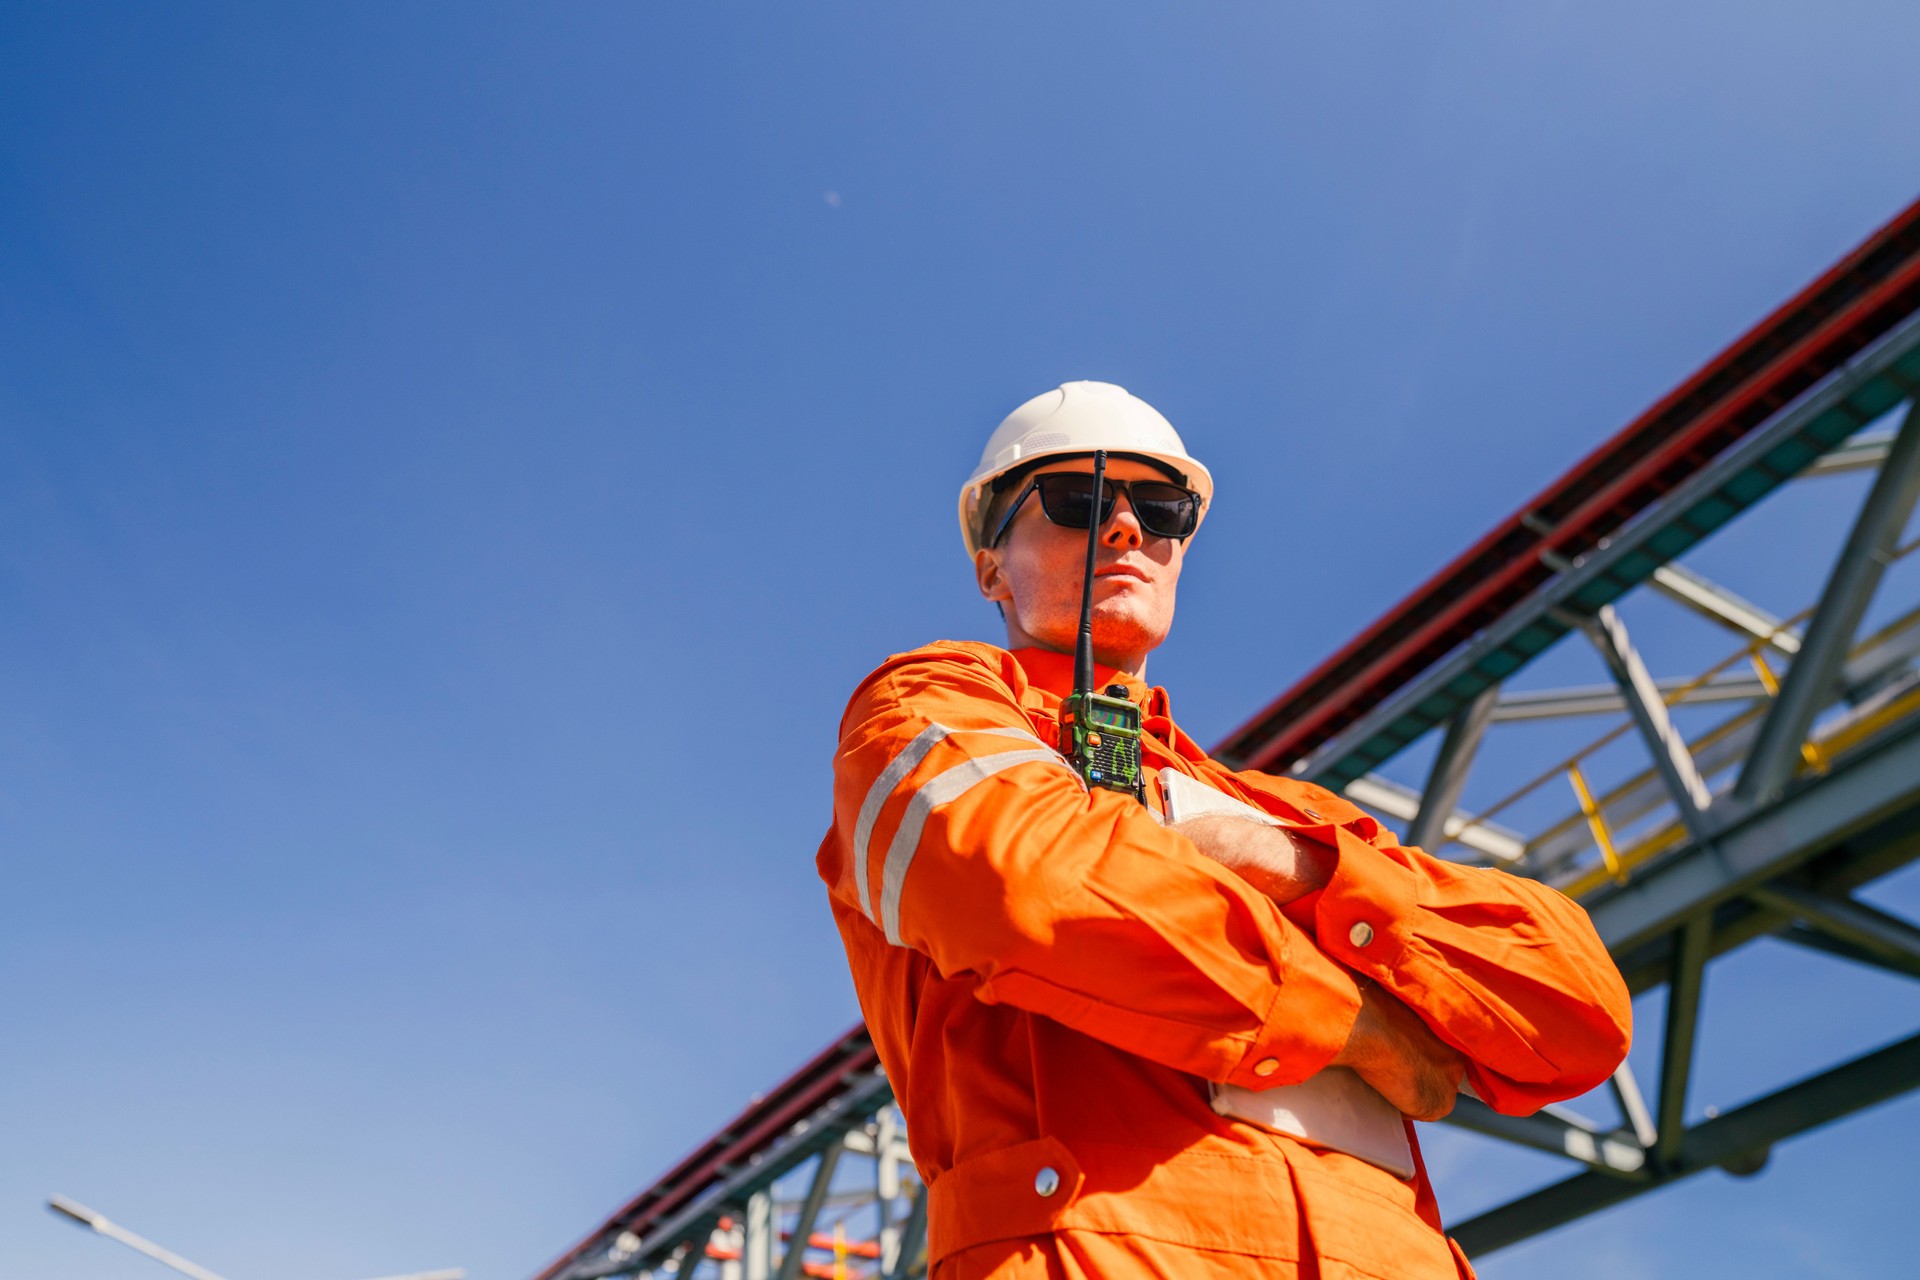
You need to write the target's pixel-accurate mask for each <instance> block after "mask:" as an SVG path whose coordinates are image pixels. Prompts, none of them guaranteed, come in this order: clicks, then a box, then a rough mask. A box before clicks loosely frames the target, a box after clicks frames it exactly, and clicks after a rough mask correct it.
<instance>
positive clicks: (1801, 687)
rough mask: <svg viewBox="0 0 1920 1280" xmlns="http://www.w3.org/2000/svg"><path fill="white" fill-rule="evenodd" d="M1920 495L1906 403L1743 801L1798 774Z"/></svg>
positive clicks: (1912, 420) (1914, 423) (1764, 731)
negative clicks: (1808, 742)
mask: <svg viewBox="0 0 1920 1280" xmlns="http://www.w3.org/2000/svg"><path fill="white" fill-rule="evenodd" d="M1916 498H1920V413H1916V412H1915V411H1914V409H1913V402H1912V401H1908V403H1907V416H1906V421H1905V422H1903V423H1902V424H1901V426H1900V433H1899V434H1898V435H1897V436H1895V437H1894V441H1893V449H1892V451H1891V452H1889V453H1888V454H1887V460H1886V462H1884V463H1882V464H1881V467H1880V474H1879V475H1878V476H1876V477H1875V478H1874V482H1873V488H1872V489H1870V490H1869V491H1868V493H1867V500H1866V501H1865V502H1864V503H1862V504H1861V506H1860V514H1859V515H1858V516H1856V517H1855V518H1854V522H1853V529H1852V530H1851V532H1849V533H1848V534H1847V541H1846V545H1845V546H1844V547H1843V548H1841V551H1840V558H1839V559H1838V560H1837V561H1836V562H1835V563H1834V566H1833V572H1832V573H1830V574H1828V575H1827V585H1826V586H1825V587H1824V588H1822V589H1821V592H1820V603H1819V604H1818V605H1816V606H1815V607H1814V611H1813V618H1812V620H1811V621H1810V622H1808V623H1807V630H1806V635H1805V637H1804V639H1803V640H1802V641H1801V644H1800V652H1799V654H1798V655H1797V656H1796V657H1795V658H1794V660H1793V665H1792V666H1790V667H1788V668H1787V677H1786V679H1785V680H1783V681H1781V684H1780V696H1779V697H1777V698H1775V699H1774V700H1773V707H1772V709H1771V710H1769V711H1768V712H1767V718H1766V719H1765V720H1764V721H1762V722H1761V725H1760V733H1759V736H1758V738H1756V739H1755V741H1754V744H1753V750H1752V752H1751V753H1750V754H1749V755H1748V756H1747V763H1746V766H1745V767H1744V768H1743V769H1742V770H1741V771H1740V781H1739V782H1738V783H1737V784H1735V786H1734V794H1735V795H1736V796H1737V797H1738V798H1739V799H1740V801H1741V802H1742V803H1743V804H1758V803H1761V802H1764V801H1766V800H1770V799H1772V798H1773V797H1774V796H1776V795H1778V794H1779V793H1780V792H1781V791H1782V790H1783V789H1785V787H1786V785H1787V783H1788V782H1789V781H1791V780H1792V778H1793V772H1794V769H1795V767H1796V766H1797V765H1798V762H1799V760H1800V744H1801V743H1803V742H1805V741H1806V740H1807V734H1808V732H1809V731H1810V730H1811V729H1812V728H1813V720H1814V717H1815V716H1817V715H1818V714H1819V713H1820V709H1821V708H1822V707H1824V706H1825V705H1826V704H1827V702H1828V701H1829V700H1830V699H1831V698H1832V696H1833V692H1834V684H1835V682H1836V681H1837V680H1838V678H1839V675H1840V667H1841V664H1842V663H1843V662H1845V661H1846V657H1847V650H1848V648H1849V646H1851V645H1852V643H1853V636H1854V633H1855V632H1856V631H1858V630H1859V629H1860V620H1861V618H1863V617H1864V616H1865V615H1866V612H1867V606H1868V605H1869V604H1871V603H1872V601H1873V593H1874V591H1875V589H1876V588H1878V587H1879V585H1880V575H1881V574H1882V573H1884V572H1885V571H1886V567H1887V565H1888V563H1889V562H1890V561H1891V560H1892V558H1893V552H1894V550H1895V549H1896V548H1897V547H1898V545H1899V541H1900V533H1901V531H1902V530H1903V529H1905V528H1906V524H1907V517H1908V516H1910V515H1912V514H1913V504H1914V500H1915V499H1916Z"/></svg>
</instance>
